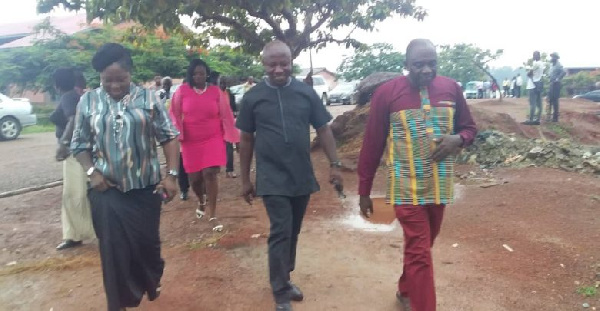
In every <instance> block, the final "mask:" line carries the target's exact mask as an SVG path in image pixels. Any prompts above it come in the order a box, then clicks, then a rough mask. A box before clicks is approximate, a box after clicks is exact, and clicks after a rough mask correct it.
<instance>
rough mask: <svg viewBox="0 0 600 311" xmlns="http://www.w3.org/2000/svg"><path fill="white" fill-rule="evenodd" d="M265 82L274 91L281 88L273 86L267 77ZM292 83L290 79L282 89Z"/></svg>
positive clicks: (289, 78)
mask: <svg viewBox="0 0 600 311" xmlns="http://www.w3.org/2000/svg"><path fill="white" fill-rule="evenodd" d="M264 81H265V84H266V85H267V86H268V87H270V88H273V89H277V88H279V87H278V86H275V85H273V84H271V82H270V81H269V78H268V77H265V78H264ZM291 83H292V77H288V81H287V83H286V84H285V85H284V86H282V87H286V86H289V85H290V84H291Z"/></svg>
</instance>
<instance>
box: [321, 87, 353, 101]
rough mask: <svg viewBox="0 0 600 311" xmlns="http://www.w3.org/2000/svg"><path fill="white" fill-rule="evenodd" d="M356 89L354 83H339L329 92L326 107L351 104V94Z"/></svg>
mask: <svg viewBox="0 0 600 311" xmlns="http://www.w3.org/2000/svg"><path fill="white" fill-rule="evenodd" d="M355 88H356V84H354V83H340V84H338V85H337V86H336V87H334V88H333V90H331V92H329V98H328V101H327V105H331V104H336V103H341V104H342V105H352V104H353V96H352V95H353V94H354V91H355Z"/></svg>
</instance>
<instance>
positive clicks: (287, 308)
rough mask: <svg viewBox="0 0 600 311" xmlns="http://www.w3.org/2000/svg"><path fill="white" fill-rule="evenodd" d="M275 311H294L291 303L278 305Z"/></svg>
mask: <svg viewBox="0 0 600 311" xmlns="http://www.w3.org/2000/svg"><path fill="white" fill-rule="evenodd" d="M275 311H292V305H291V304H290V303H289V302H286V303H278V304H277V306H275Z"/></svg>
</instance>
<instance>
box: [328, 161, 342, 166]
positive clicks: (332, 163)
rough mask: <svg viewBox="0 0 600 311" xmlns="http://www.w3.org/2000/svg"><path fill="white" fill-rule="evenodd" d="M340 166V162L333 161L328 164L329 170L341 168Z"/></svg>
mask: <svg viewBox="0 0 600 311" xmlns="http://www.w3.org/2000/svg"><path fill="white" fill-rule="evenodd" d="M342 166H343V165H342V162H341V161H334V162H331V163H330V164H329V167H330V168H341V167H342Z"/></svg>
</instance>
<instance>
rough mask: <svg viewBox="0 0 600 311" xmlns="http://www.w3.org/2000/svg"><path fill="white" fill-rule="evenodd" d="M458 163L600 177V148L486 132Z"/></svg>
mask: <svg viewBox="0 0 600 311" xmlns="http://www.w3.org/2000/svg"><path fill="white" fill-rule="evenodd" d="M458 163H461V164H463V163H466V164H479V165H481V166H483V167H486V168H491V167H497V166H505V167H527V166H539V167H550V168H560V169H563V170H566V171H569V172H580V173H589V174H595V175H598V176H600V147H592V146H585V145H581V144H578V143H575V142H574V141H573V140H570V139H566V138H563V139H560V140H558V141H544V140H542V139H525V138H521V137H518V136H516V135H514V134H512V135H511V134H505V133H503V132H500V131H495V130H484V131H481V132H479V133H478V134H477V137H476V138H475V142H474V143H473V145H471V146H470V147H468V148H466V149H465V150H464V151H463V153H461V155H460V156H459V157H458Z"/></svg>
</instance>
